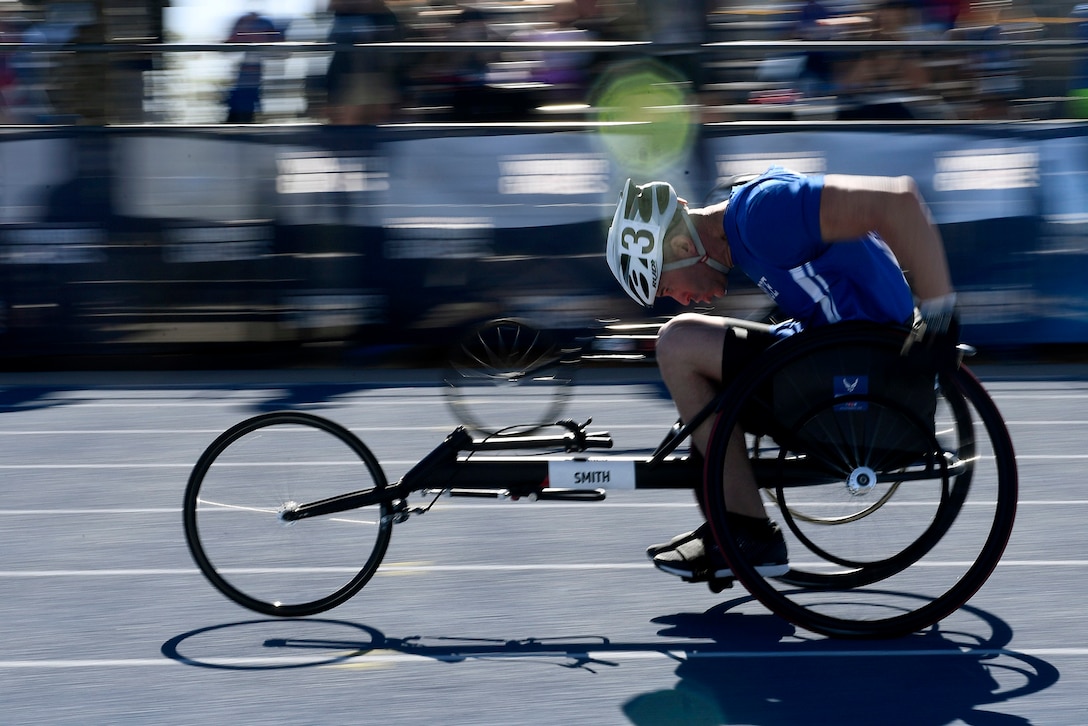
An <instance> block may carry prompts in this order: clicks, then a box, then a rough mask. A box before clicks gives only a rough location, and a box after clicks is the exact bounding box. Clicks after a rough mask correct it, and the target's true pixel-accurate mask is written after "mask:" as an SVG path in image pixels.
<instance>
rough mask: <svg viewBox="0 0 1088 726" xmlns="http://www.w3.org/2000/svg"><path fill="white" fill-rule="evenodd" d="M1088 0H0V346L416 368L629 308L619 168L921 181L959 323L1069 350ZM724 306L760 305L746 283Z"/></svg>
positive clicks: (1087, 234)
mask: <svg viewBox="0 0 1088 726" xmlns="http://www.w3.org/2000/svg"><path fill="white" fill-rule="evenodd" d="M1086 118H1088V4H1083V5H1078V4H1076V3H1072V2H1052V1H1042V0H1038V1H1031V2H1029V1H1027V0H987V1H984V2H967V1H960V0H873V1H869V2H865V1H861V0H858V1H846V0H808V1H804V0H799V1H798V2H734V1H731V0H721V1H719V2H715V1H713V0H697V1H696V0H672V1H671V2H667V3H666V2H650V1H641V2H640V1H638V0H597V1H594V0H568V1H563V0H551V1H549V2H545V1H542V0H541V1H538V0H506V1H504V2H479V3H470V2H465V3H454V2H422V1H419V0H416V1H412V0H396V1H395V0H386V1H385V2H381V1H380V0H263V1H262V0H216V1H215V2H212V1H211V0H178V1H177V2H164V1H163V0H88V1H83V2H59V1H57V2H54V1H48V0H18V1H16V0H0V366H3V367H5V368H7V369H21V368H41V367H53V368H64V367H78V366H84V367H85V366H105V367H132V366H154V365H210V366H214V365H221V364H224V363H230V364H246V365H248V364H255V365H256V364H259V365H274V364H276V363H277V362H280V363H283V364H288V363H294V362H306V361H318V360H319V361H325V362H330V363H334V364H335V363H347V364H404V363H427V362H430V361H432V360H433V359H434V358H435V356H439V355H441V352H440V351H442V350H443V349H444V347H445V346H447V345H448V344H449V343H450V342H451V341H452V340H455V339H456V338H457V337H458V336H459V335H461V334H462V333H463V331H464V330H466V329H467V328H469V327H470V326H472V325H473V324H475V323H478V322H480V321H483V320H487V319H490V318H494V317H499V316H515V317H519V318H522V319H524V320H526V321H528V322H530V323H531V324H533V325H536V326H539V327H541V328H543V329H548V330H557V331H566V332H569V333H570V334H571V335H579V334H584V333H585V332H586V331H592V330H594V329H596V328H598V327H599V326H600V324H601V321H603V320H620V321H631V322H639V321H644V320H647V319H656V318H658V317H660V316H667V315H671V314H674V313H676V312H678V311H679V308H677V307H675V306H673V305H672V304H671V303H661V304H659V305H658V306H657V308H655V309H654V310H653V311H646V310H642V309H640V308H638V307H637V306H635V305H634V303H632V302H630V301H629V300H628V299H627V298H626V297H625V296H624V295H623V293H622V291H620V290H619V288H618V286H616V285H615V283H614V282H613V281H612V279H611V276H610V274H609V272H608V270H607V266H606V265H605V264H604V261H603V254H602V250H603V244H604V232H605V229H606V228H607V225H608V222H609V221H610V217H611V213H612V207H613V204H614V199H615V197H616V194H617V193H618V190H619V188H620V186H621V184H622V183H623V182H624V180H625V179H626V178H628V177H632V178H634V179H635V180H636V181H639V182H643V181H649V180H651V179H658V178H660V179H666V180H668V181H671V182H672V183H673V184H675V185H676V186H677V187H678V188H679V189H680V191H681V193H682V195H684V196H685V197H686V198H688V199H690V200H693V201H696V202H698V201H700V200H702V199H703V198H705V197H706V196H707V195H708V194H709V193H710V192H711V190H712V189H713V188H714V186H715V185H716V184H718V183H720V182H722V181H723V180H726V179H728V178H730V177H731V176H732V175H734V174H738V173H751V172H758V171H761V170H762V169H764V168H766V166H768V165H770V164H772V163H780V164H783V165H786V166H790V167H792V168H795V169H797V170H799V171H804V172H812V173H821V172H839V173H857V174H910V175H912V176H914V177H915V178H916V179H917V180H918V182H919V184H920V186H921V188H922V191H923V194H924V195H925V197H926V199H927V200H928V201H929V203H930V205H931V208H932V210H933V213H934V216H935V219H936V221H937V223H938V224H939V225H940V226H941V230H942V233H943V234H944V236H945V240H946V244H947V246H948V250H949V255H950V259H951V263H952V272H953V277H954V279H955V283H956V285H957V288H958V289H959V291H960V302H961V307H962V315H963V322H964V336H965V338H966V339H967V340H968V341H969V342H972V343H974V344H976V345H977V346H979V347H980V348H983V349H984V350H993V351H1021V350H1027V351H1036V350H1039V349H1040V348H1041V347H1046V346H1051V347H1052V346H1059V347H1061V348H1062V349H1063V350H1070V351H1074V352H1075V351H1077V350H1079V348H1078V346H1080V345H1082V344H1084V343H1088V286H1085V285H1084V284H1083V282H1082V281H1083V280H1084V279H1085V276H1086V275H1085V273H1086V272H1088V264H1086V260H1088V257H1086V247H1088V135H1086V128H1088V127H1086V125H1085V124H1086V121H1085V119H1086ZM731 278H732V279H731V281H730V285H731V288H730V293H729V295H727V296H726V297H725V298H723V299H722V300H720V301H717V302H716V304H715V306H714V308H715V310H716V311H718V312H720V313H723V314H730V315H740V316H744V317H759V316H761V315H762V314H764V313H765V312H766V310H765V307H766V303H765V301H764V298H763V296H762V293H759V292H758V290H756V289H755V288H754V286H752V285H751V284H750V283H749V282H747V281H746V280H745V279H743V278H742V277H741V276H740V275H734V276H731Z"/></svg>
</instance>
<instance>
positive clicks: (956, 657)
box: [161, 597, 1059, 726]
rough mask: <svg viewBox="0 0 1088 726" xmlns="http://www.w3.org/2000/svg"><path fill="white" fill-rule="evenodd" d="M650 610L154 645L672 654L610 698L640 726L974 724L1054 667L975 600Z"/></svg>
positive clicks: (264, 655) (356, 656)
mask: <svg viewBox="0 0 1088 726" xmlns="http://www.w3.org/2000/svg"><path fill="white" fill-rule="evenodd" d="M749 601H750V598H747V597H746V598H741V599H737V600H733V601H730V602H727V603H724V604H722V605H718V606H716V607H714V608H712V609H710V610H708V611H706V612H703V613H679V614H675V615H669V616H663V617H660V618H657V619H655V620H654V621H653V622H655V623H657V624H659V625H661V626H663V627H662V629H661V630H660V631H659V635H660V636H661V637H660V638H659V639H655V640H652V641H648V642H615V641H613V640H612V639H610V638H608V637H606V636H600V635H570V636H556V637H541V638H519V639H504V638H478V637H474V638H468V637H465V638H460V637H453V636H448V635H441V636H426V635H413V636H408V637H402V638H396V637H389V636H387V635H385V634H383V633H382V632H380V631H378V630H377V629H375V628H372V627H369V626H366V625H362V624H358V623H351V622H347V621H340V620H331V619H300V620H282V619H268V620H249V621H243V622H236V623H226V624H222V625H214V626H209V627H207V628H201V629H198V630H193V631H190V632H187V633H182V634H180V635H178V636H176V637H174V638H171V639H170V640H168V641H167V642H166V643H164V644H163V646H162V649H161V650H162V654H163V655H164V656H165V657H166V658H170V659H172V660H175V661H178V662H181V663H184V664H186V665H191V666H194V667H199V668H211V669H222V670H232V671H239V670H242V671H252V670H278V669H289V668H312V667H318V666H326V667H327V666H336V665H343V666H345V667H351V666H353V665H357V664H359V663H361V662H371V661H380V660H383V659H384V660H389V661H398V660H410V659H413V658H420V659H426V660H432V661H438V662H442V663H450V664H455V663H461V662H465V661H483V660H488V661H497V662H511V661H515V660H516V661H517V662H519V663H522V664H537V665H543V666H548V667H557V666H558V667H562V668H567V669H572V670H581V671H584V672H587V673H598V672H600V671H602V670H604V669H614V668H623V666H624V664H625V662H629V659H630V658H631V657H634V656H635V655H638V656H641V657H660V658H668V659H672V660H674V661H676V663H677V667H676V676H677V677H678V678H679V681H678V682H677V683H675V685H673V686H672V687H671V688H667V689H659V690H654V691H650V692H647V693H644V694H641V695H638V696H636V697H634V698H631V699H629V700H628V701H626V702H624V703H622V704H617V708H619V709H620V710H621V711H622V712H623V714H624V715H625V716H626V718H627V719H628V720H629V721H630V722H631V723H633V724H636V725H638V726H651V725H652V726H661V725H663V724H685V726H702V725H704V724H706V725H711V724H727V723H749V724H783V723H789V724H794V723H834V724H872V723H880V724H910V725H911V726H930V725H933V726H936V725H937V724H946V723H949V722H953V721H957V720H959V721H962V722H964V723H969V724H974V725H976V726H1004V725H1010V724H1026V723H1028V721H1027V720H1025V719H1023V718H1020V717H1018V716H1015V715H1009V714H1005V713H1000V712H997V711H990V710H986V709H985V708H983V707H984V706H987V705H993V704H1005V706H1006V710H1008V705H1009V704H1010V703H1011V702H1012V701H1014V700H1015V699H1016V698H1020V697H1023V696H1026V695H1029V694H1033V693H1038V692H1040V691H1043V690H1045V689H1046V688H1049V687H1050V686H1052V685H1054V684H1055V683H1056V682H1057V681H1058V678H1059V672H1058V670H1057V669H1056V668H1055V667H1054V666H1053V665H1051V664H1050V663H1049V662H1047V661H1044V660H1042V659H1040V658H1037V657H1034V656H1031V655H1028V654H1024V653H1018V652H1016V651H1015V650H1012V649H1008V648H1006V646H1007V645H1008V644H1009V642H1011V639H1012V630H1011V629H1010V628H1009V626H1008V625H1007V624H1006V623H1005V622H1004V621H1002V620H1000V619H998V618H996V617H994V616H993V615H991V614H989V613H986V612H984V611H981V610H979V609H977V608H972V607H970V606H968V607H965V608H963V609H962V610H963V612H965V613H968V614H970V615H973V616H974V617H975V618H976V619H977V622H978V624H979V625H978V627H977V628H972V629H971V631H970V632H969V631H966V630H960V631H954V630H943V629H942V628H941V626H939V625H938V626H934V627H933V628H930V629H929V630H927V631H925V632H923V633H919V634H916V635H912V636H908V637H905V638H899V639H896V640H885V641H840V640H828V639H824V638H819V637H815V636H809V635H808V634H806V633H798V632H797V631H795V630H794V628H793V627H792V626H790V625H789V624H788V623H786V622H785V621H783V620H781V619H779V618H778V617H776V616H773V615H770V614H767V615H763V614H756V615H752V614H740V613H735V612H731V609H732V608H734V607H736V606H738V605H740V604H743V603H747V602H749Z"/></svg>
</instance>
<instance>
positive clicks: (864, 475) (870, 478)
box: [846, 466, 876, 497]
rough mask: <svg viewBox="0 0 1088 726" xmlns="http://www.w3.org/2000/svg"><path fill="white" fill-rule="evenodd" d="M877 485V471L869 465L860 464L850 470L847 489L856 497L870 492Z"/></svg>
mask: <svg viewBox="0 0 1088 726" xmlns="http://www.w3.org/2000/svg"><path fill="white" fill-rule="evenodd" d="M875 486H876V472H875V471H873V470H872V469H870V468H869V467H867V466H859V467H858V468H856V469H854V470H853V471H852V472H850V476H849V478H847V480H846V488H847V490H848V491H849V492H850V493H851V494H853V495H854V496H855V497H857V496H861V495H863V494H868V493H869V492H871V491H872V490H873V487H875Z"/></svg>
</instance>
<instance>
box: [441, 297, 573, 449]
mask: <svg viewBox="0 0 1088 726" xmlns="http://www.w3.org/2000/svg"><path fill="white" fill-rule="evenodd" d="M577 369H578V351H577V350H576V349H573V348H565V347H564V346H563V345H562V344H561V342H560V340H559V339H558V337H557V336H555V335H553V334H552V333H549V332H547V331H543V330H539V329H537V328H534V327H533V326H531V325H529V324H527V323H525V322H522V321H520V320H516V319H514V318H499V319H496V320H489V321H487V322H485V323H482V324H480V325H478V326H476V327H474V328H472V329H471V330H469V331H467V332H466V333H465V334H464V335H462V336H461V337H460V339H459V340H458V341H457V343H456V344H455V345H454V346H453V348H452V349H451V350H450V353H449V356H448V361H447V366H446V370H445V371H444V373H443V382H444V383H445V388H444V389H443V390H444V392H445V396H446V402H447V403H448V404H449V406H450V410H451V411H452V412H453V415H454V416H455V417H456V418H457V420H458V421H459V422H460V423H462V424H464V425H465V426H467V427H468V428H470V429H473V430H475V431H479V432H481V433H485V434H495V433H499V432H504V433H505V432H506V431H507V430H509V432H510V433H526V432H527V431H533V430H536V429H538V428H541V427H543V426H547V425H550V424H553V423H555V422H556V421H557V420H559V416H560V414H561V413H562V411H563V408H564V407H565V405H566V402H567V396H568V395H569V393H570V385H571V383H572V382H573V379H574V374H575V372H576V371H577ZM512 412H514V413H512Z"/></svg>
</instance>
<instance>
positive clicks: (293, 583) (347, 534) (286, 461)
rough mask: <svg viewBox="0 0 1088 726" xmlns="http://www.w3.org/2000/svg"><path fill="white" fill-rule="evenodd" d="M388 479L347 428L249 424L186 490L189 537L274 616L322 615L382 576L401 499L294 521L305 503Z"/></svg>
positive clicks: (227, 436) (242, 599)
mask: <svg viewBox="0 0 1088 726" xmlns="http://www.w3.org/2000/svg"><path fill="white" fill-rule="evenodd" d="M385 487H386V479H385V475H384V473H383V472H382V470H381V467H380V466H379V465H378V461H377V459H375V458H374V456H373V454H371V452H370V450H369V449H368V448H367V447H366V446H365V445H364V444H363V443H362V442H361V441H360V440H359V439H358V437H356V436H355V435H354V434H352V433H351V432H350V431H348V430H347V429H345V428H343V427H342V426H340V425H339V424H336V423H334V422H332V421H329V420H327V419H324V418H321V417H318V416H313V415H311V414H306V413H299V412H289V411H288V412H277V413H269V414H264V415H261V416H255V417H253V418H250V419H247V420H245V421H242V422H241V423H239V424H237V425H235V426H233V427H231V428H230V429H228V430H227V431H225V432H223V433H222V434H221V435H220V436H219V437H218V438H216V440H215V441H213V442H212V443H211V445H210V446H208V448H207V450H205V452H204V454H203V455H202V456H201V457H200V459H199V461H198V462H197V464H196V466H195V468H194V469H193V471H192V474H191V475H190V477H189V484H188V487H187V488H186V491H185V502H184V507H183V514H184V524H185V537H186V541H187V543H188V545H189V550H190V552H191V553H192V555H193V559H194V560H195V561H196V563H197V566H198V567H199V568H200V570H201V572H203V573H204V575H205V576H206V577H207V578H208V580H209V581H211V583H212V584H213V585H214V586H215V587H216V589H218V590H219V591H220V592H222V593H223V594H224V595H226V596H227V597H229V598H230V599H231V600H233V601H234V602H236V603H238V604H240V605H243V606H245V607H247V608H249V609H250V610H255V611H257V612H259V613H264V614H266V615H278V616H303V615H313V614H314V613H319V612H322V611H324V610H328V609H329V608H332V607H335V606H336V605H339V604H340V603H342V602H344V601H345V600H347V599H348V598H350V597H351V596H352V595H354V594H355V593H356V592H358V591H359V589H360V588H362V587H363V585H365V584H366V583H367V581H369V580H370V578H371V577H372V576H373V575H374V573H375V571H376V570H377V568H378V565H379V563H380V562H381V559H382V557H383V556H384V554H385V551H386V548H387V547H388V545H389V539H390V536H391V530H392V526H393V523H392V519H391V517H390V516H389V515H390V514H391V508H392V503H391V502H382V503H380V504H375V505H373V506H370V507H365V508H361V509H354V510H350V511H347V512H341V513H338V514H335V515H330V516H322V517H312V518H306V519H300V520H298V521H287V520H286V518H285V516H284V513H285V512H288V511H290V510H292V509H294V508H296V507H297V506H298V505H300V504H304V503H311V502H315V501H320V500H322V499H325V498H328V497H333V496H336V495H340V494H345V493H348V492H353V491H360V490H362V491H366V490H380V489H384V488H385Z"/></svg>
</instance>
